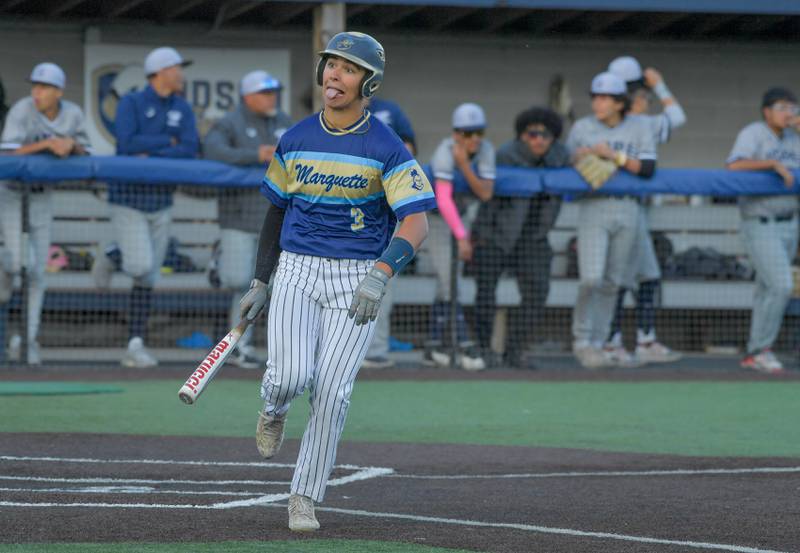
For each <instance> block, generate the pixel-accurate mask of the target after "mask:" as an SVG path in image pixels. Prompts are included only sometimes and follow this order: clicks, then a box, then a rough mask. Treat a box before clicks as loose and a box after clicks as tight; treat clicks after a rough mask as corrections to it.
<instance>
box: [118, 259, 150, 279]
mask: <svg viewBox="0 0 800 553" xmlns="http://www.w3.org/2000/svg"><path fill="white" fill-rule="evenodd" d="M152 270H153V260H152V257H150V256H124V255H123V256H122V271H123V272H124V273H125V274H127V275H130V276H131V277H133V278H136V279H142V278H144V277H146V276H147V275H148V274H149V273H151V272H152Z"/></svg>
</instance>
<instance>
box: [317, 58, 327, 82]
mask: <svg viewBox="0 0 800 553" xmlns="http://www.w3.org/2000/svg"><path fill="white" fill-rule="evenodd" d="M326 61H328V56H322V57H321V58H319V61H318V62H317V84H318V85H319V86H322V72H323V71H325V62H326Z"/></svg>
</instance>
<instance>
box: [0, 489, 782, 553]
mask: <svg viewBox="0 0 800 553" xmlns="http://www.w3.org/2000/svg"><path fill="white" fill-rule="evenodd" d="M267 497H268V496H265V497H263V498H259V500H260V501H261V502H260V503H258V504H259V505H263V506H265V507H281V508H285V505H276V504H275V502H277V501H282V500H283V499H286V498H287V497H288V494H275V495H274V496H271V497H270V501H265V500H266V499H267ZM250 505H251V504H250V503H248V505H242V506H250ZM0 507H88V508H93V509H97V508H106V509H205V510H213V509H229V508H230V507H231V505H230V504H229V503H223V504H214V505H159V504H152V503H25V502H16V501H0ZM316 510H317V511H322V512H328V513H340V514H344V515H353V516H362V517H371V518H395V519H401V520H411V521H415V522H431V523H435V524H452V525H457V526H474V527H480V528H506V529H510V530H522V531H527V532H536V533H539V534H556V535H562V536H570V537H577V538H598V539H610V540H619V541H628V542H637V543H652V544H659V545H678V546H682V547H692V548H695V549H710V550H716V551H734V552H736V553H789V552H787V551H778V550H775V549H759V548H757V547H747V546H742V545H729V544H724V543H709V542H696V541H682V540H667V539H661V538H649V537H646V536H633V535H626V534H615V533H610V532H586V531H584V530H573V529H570V528H555V527H549V526H536V525H532V524H514V523H503V522H481V521H477V520H459V519H452V518H440V517H428V516H420V515H406V514H401V513H379V512H378V513H376V512H370V511H361V510H356V509H338V508H335V507H317V508H316Z"/></svg>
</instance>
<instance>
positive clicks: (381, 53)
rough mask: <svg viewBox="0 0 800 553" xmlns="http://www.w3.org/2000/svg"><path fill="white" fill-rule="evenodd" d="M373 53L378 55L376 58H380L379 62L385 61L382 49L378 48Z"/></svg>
mask: <svg viewBox="0 0 800 553" xmlns="http://www.w3.org/2000/svg"><path fill="white" fill-rule="evenodd" d="M375 53H376V54H378V57H379V58H381V61H383V62H385V61H386V54H384V53H383V50H382V49H380V48H378V49H377V50H375Z"/></svg>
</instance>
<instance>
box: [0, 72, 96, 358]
mask: <svg viewBox="0 0 800 553" xmlns="http://www.w3.org/2000/svg"><path fill="white" fill-rule="evenodd" d="M30 82H31V93H30V96H27V97H25V98H23V99H21V100H19V101H18V102H17V103H15V104H14V106H13V107H12V108H11V111H9V112H8V118H7V119H6V122H5V126H4V128H3V137H2V142H3V143H4V145H5V146H4V147H6V148H14V152H13V153H14V154H17V155H28V154H39V153H45V152H46V153H50V154H53V155H55V156H58V157H60V158H65V157H68V156H70V155H81V154H86V153H87V149H88V148H89V137H88V135H87V134H86V124H85V119H84V115H83V111H82V110H81V108H80V107H78V106H77V105H75V104H73V103H72V102H69V101H67V100H64V99H63V98H62V96H63V94H64V87H65V86H66V82H67V78H66V75H65V74H64V71H63V70H62V69H61V68H60V67H59V66H57V65H56V64H54V63H40V64H39V65H37V66H36V67H34V68H33V72H31V76H30ZM23 186H28V185H23ZM29 190H30V196H29V214H30V217H29V220H30V230H29V237H28V241H29V242H28V244H29V245H28V250H29V251H30V254H29V255H30V256H31V257H30V261H29V262H28V264H27V271H28V273H27V274H28V285H29V290H28V292H29V300H28V321H27V322H28V329H27V331H28V340H30V342H29V343H28V352H27V353H28V356H27V362H28V363H30V364H31V365H39V364H40V363H41V362H42V361H41V355H40V352H39V343H38V342H37V336H38V334H39V323H40V321H41V317H42V306H43V305H44V294H45V287H46V283H47V282H46V279H45V267H46V265H47V258H48V254H49V250H50V238H51V230H52V225H53V191H52V189H51V188H49V187H44V186H41V185H35V184H34V185H33V186H31V187H30V188H29ZM0 204H2V206H3V216H2V218H0V225H1V226H2V229H3V239H4V242H5V248H6V249H7V252H8V253H9V254H10V255H8V256H6V255H3V256H2V257H1V258H0V301H2V302H6V301H8V299H9V298H10V297H11V290H12V288H11V287H12V282H13V279H14V276H15V275H18V274H19V273H20V270H21V267H22V255H23V251H24V246H23V239H22V232H23V228H22V194H21V193H20V189H19V188H18V187H16V186H14V185H13V184H11V183H4V184H3V185H2V186H0ZM21 344H22V339H21V337H20V336H19V335H18V334H15V335H14V336H12V338H11V341H10V344H9V348H8V349H9V351H8V356H9V358H10V359H12V360H15V361H19V360H20V359H22V360H23V361H24V360H25V359H24V355H22V351H21Z"/></svg>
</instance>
